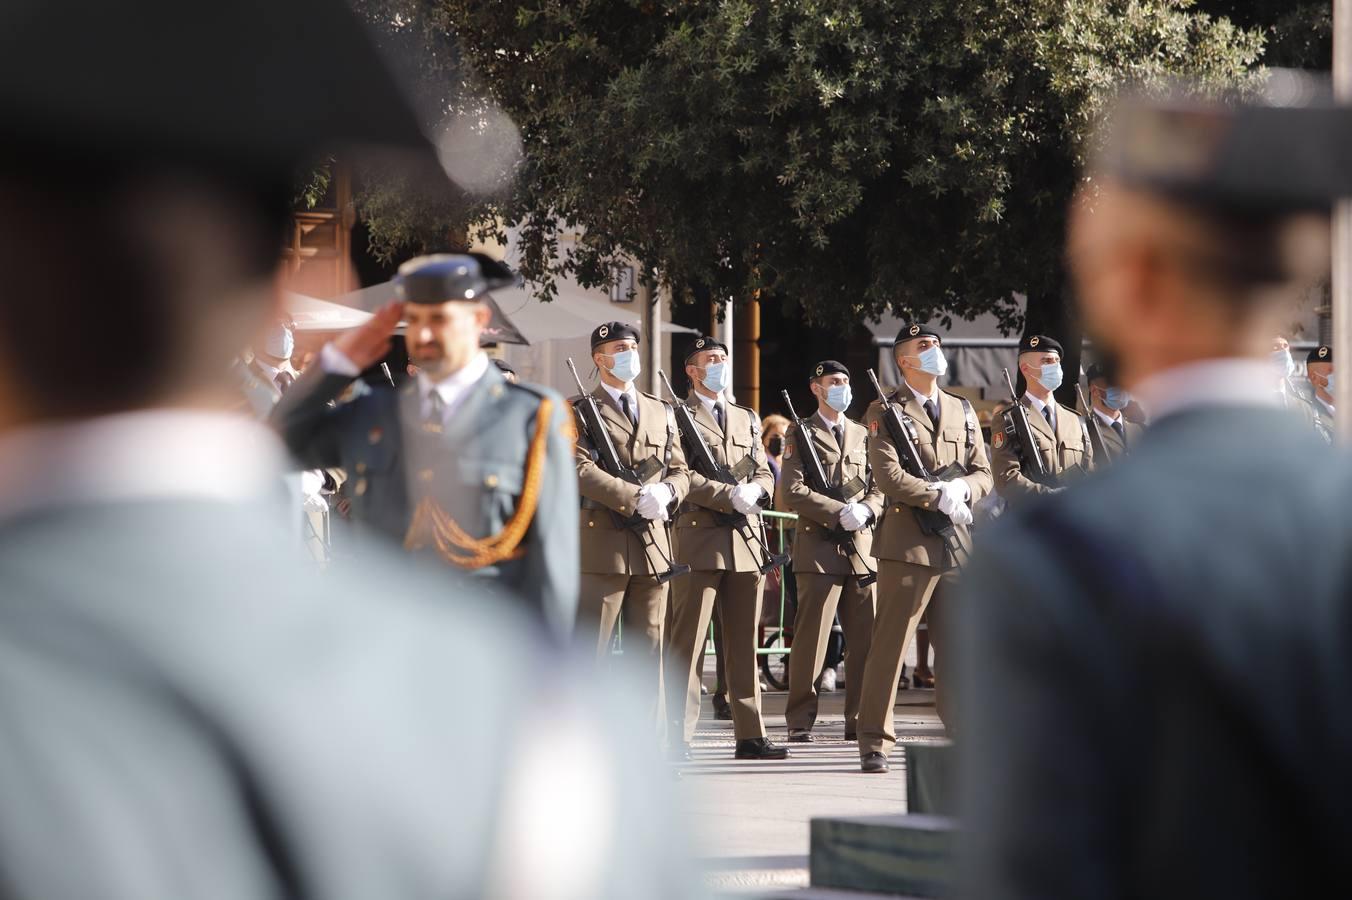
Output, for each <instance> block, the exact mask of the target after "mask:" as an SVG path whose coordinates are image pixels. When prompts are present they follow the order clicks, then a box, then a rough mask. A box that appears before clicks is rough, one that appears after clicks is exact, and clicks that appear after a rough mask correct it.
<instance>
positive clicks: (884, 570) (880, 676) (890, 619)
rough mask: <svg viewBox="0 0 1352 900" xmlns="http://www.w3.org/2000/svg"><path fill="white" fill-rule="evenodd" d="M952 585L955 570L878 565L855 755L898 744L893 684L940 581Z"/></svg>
mask: <svg viewBox="0 0 1352 900" xmlns="http://www.w3.org/2000/svg"><path fill="white" fill-rule="evenodd" d="M941 579H942V580H943V581H944V582H945V584H949V583H955V582H956V580H957V570H956V569H949V570H947V571H944V570H942V569H935V568H931V567H929V566H917V565H914V564H912V563H904V562H896V561H895V560H890V559H882V560H879V561H878V588H879V590H878V611H877V614H876V616H875V618H874V621H873V643H872V645H871V646H870V647H869V653H868V661H867V662H866V663H865V664H864V691H863V694H862V695H861V696H860V698H859V755H860V756H861V757H862V756H863V755H864V754H866V753H882V754H884V755H886V754H888V753H891V752H892V748H893V747H895V746H896V744H897V734H896V729H895V727H894V724H893V721H892V707H893V706H895V705H896V702H897V680H898V679H899V678H900V677H901V664H902V661H903V660H904V659H905V658H906V650H907V648H908V647H910V645H911V640H912V639H913V638H914V637H915V629H916V626H918V625H919V624H920V617H921V616H922V615H923V614H924V612H925V607H926V605H928V604H929V600H930V596H931V595H932V594H933V593H934V589H935V588H936V587H937V586H938V584H939V582H940V580H941Z"/></svg>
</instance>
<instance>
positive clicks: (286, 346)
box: [263, 325, 296, 359]
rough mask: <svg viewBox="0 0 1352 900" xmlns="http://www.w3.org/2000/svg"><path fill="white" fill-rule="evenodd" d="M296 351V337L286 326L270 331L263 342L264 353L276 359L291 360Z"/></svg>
mask: <svg viewBox="0 0 1352 900" xmlns="http://www.w3.org/2000/svg"><path fill="white" fill-rule="evenodd" d="M295 350H296V336H295V335H293V334H292V333H291V329H290V328H287V327H286V326H285V325H278V326H276V327H274V328H272V329H271V330H269V331H268V335H267V337H266V338H265V339H264V341H263V352H264V353H266V354H267V355H268V356H271V357H273V358H274V359H290V358H291V354H292V353H294V352H295Z"/></svg>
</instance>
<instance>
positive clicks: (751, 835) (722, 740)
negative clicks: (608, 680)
mask: <svg viewBox="0 0 1352 900" xmlns="http://www.w3.org/2000/svg"><path fill="white" fill-rule="evenodd" d="M763 698H764V704H763V705H764V711H765V724H766V728H767V729H768V731H769V732H770V737H771V739H772V740H774V741H776V742H782V741H783V740H784V737H785V732H784V701H785V698H786V695H785V694H783V693H766V694H764V695H763ZM844 705H845V694H844V692H843V691H836V692H833V693H830V694H825V695H824V696H823V698H822V707H821V714H820V715H819V717H818V721H817V727H816V732H817V736H818V738H819V740H820V742H819V743H814V744H807V745H802V744H793V745H790V753H791V756H790V758H789V759H787V760H785V761H783V762H749V761H740V760H734V759H733V758H732V751H733V736H732V723H731V722H717V721H715V720H714V718H713V712H712V709H711V708H710V706H709V702H708V698H705V702H704V709H703V713H702V715H701V717H700V724H699V729H698V731H697V733H696V735H695V742H694V745H693V748H694V755H695V760H694V761H693V762H691V763H687V764H685V765H684V766H683V767H682V770H683V777H682V780H681V782H680V788H679V790H680V791H681V792H682V793H683V794H684V795H685V796H684V799H685V801H686V806H687V808H688V813H687V814H688V815H689V816H690V829H691V832H692V833H693V834H694V836H695V841H696V847H697V851H698V852H699V854H700V856H701V858H702V862H703V863H704V865H705V867H706V871H707V873H708V875H707V878H708V883H709V885H710V886H711V887H712V888H714V889H715V890H716V891H718V892H720V893H728V894H734V895H736V894H741V895H750V896H756V895H757V894H764V893H766V892H767V891H768V892H774V891H776V890H777V889H780V888H794V887H804V886H806V885H807V881H808V869H807V853H808V820H809V819H811V818H813V817H816V816H837V815H849V816H856V815H871V814H878V813H897V812H905V810H906V772H905V770H904V768H903V764H902V760H901V756H900V754H897V755H895V756H894V757H893V759H892V771H891V772H890V773H888V774H887V775H864V774H863V773H861V772H860V771H859V751H858V749H857V747H856V745H854V744H847V743H845V740H844V727H845V726H844V716H843V711H844ZM896 718H897V728H898V736H899V737H901V738H902V739H903V740H913V741H926V740H939V739H940V738H941V737H942V736H943V726H942V725H941V724H940V723H939V720H938V718H937V717H936V716H935V713H934V692H933V691H906V692H903V693H902V694H901V695H900V696H899V697H898V700H897V707H896ZM823 896H826V895H823Z"/></svg>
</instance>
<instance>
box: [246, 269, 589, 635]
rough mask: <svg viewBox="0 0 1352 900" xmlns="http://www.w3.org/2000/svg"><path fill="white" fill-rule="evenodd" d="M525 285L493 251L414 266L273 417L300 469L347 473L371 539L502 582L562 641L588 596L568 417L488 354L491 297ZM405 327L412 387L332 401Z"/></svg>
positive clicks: (331, 346) (543, 391)
mask: <svg viewBox="0 0 1352 900" xmlns="http://www.w3.org/2000/svg"><path fill="white" fill-rule="evenodd" d="M514 278H515V276H514V275H513V274H512V272H511V270H510V269H508V268H507V267H506V266H504V265H502V264H501V263H499V262H498V261H496V260H494V259H492V258H490V257H487V256H483V255H482V254H464V255H461V254H434V255H432V256H425V257H418V258H416V259H412V260H409V261H408V262H406V263H404V264H403V265H402V266H400V267H399V274H398V276H397V277H396V279H395V285H396V293H397V296H398V297H399V299H398V300H397V301H396V302H394V303H391V304H388V305H386V306H385V307H382V308H381V309H380V310H379V311H377V312H376V313H375V315H373V316H372V317H371V319H370V320H369V321H368V322H367V323H366V324H364V325H362V326H361V327H359V328H354V329H352V330H350V331H347V332H344V333H343V334H342V335H340V336H338V337H337V338H335V339H334V340H333V341H331V342H330V343H328V344H326V345H325V346H324V349H323V350H322V351H321V352H320V363H319V365H318V366H315V367H313V368H311V369H310V370H309V371H307V372H306V373H305V375H304V376H303V377H302V378H301V379H300V380H299V381H297V382H296V384H295V385H294V386H293V387H292V389H291V390H290V391H288V392H287V394H286V396H285V397H283V398H282V401H281V402H280V403H279V404H278V405H277V408H276V409H275V410H274V411H273V414H272V421H273V423H274V425H275V427H276V428H277V429H278V431H279V432H280V433H281V435H282V439H283V440H284V441H285V442H286V444H287V447H288V448H289V449H290V451H291V453H292V455H293V456H294V457H295V458H296V460H297V461H298V462H299V463H300V465H302V466H305V467H315V466H321V467H329V466H339V467H342V468H343V469H345V470H346V471H347V472H348V473H349V477H350V478H351V480H352V484H353V488H352V507H351V516H352V520H353V521H354V522H355V523H357V524H359V525H361V526H363V527H365V528H366V537H367V538H368V539H369V540H372V541H382V540H383V541H388V542H397V543H398V544H400V545H402V546H403V547H404V549H406V550H408V551H409V552H412V553H420V554H424V555H427V556H429V557H434V558H436V559H437V560H439V561H440V562H441V563H442V564H443V565H445V566H446V567H448V568H451V569H459V570H463V571H467V572H471V573H473V574H474V575H475V577H477V578H484V579H488V580H491V581H494V582H497V583H500V584H501V585H502V587H503V589H504V593H506V594H509V595H511V596H515V597H519V598H520V599H521V600H522V601H523V603H524V604H525V605H526V607H527V608H529V609H531V610H533V611H534V612H535V614H536V615H538V616H539V618H540V620H541V621H542V623H543V624H544V625H545V627H546V628H548V629H549V630H550V631H552V632H553V633H554V634H556V635H558V636H560V637H564V636H567V635H569V634H571V633H572V629H573V624H574V620H575V618H576V615H577V589H578V568H577V567H578V531H577V529H578V516H577V508H578V494H577V470H576V469H575V467H574V463H573V440H572V416H571V414H570V413H569V411H568V408H567V404H565V403H564V401H563V399H562V398H561V397H559V396H558V395H557V394H555V393H554V392H553V391H551V390H549V389H548V388H544V387H539V386H536V385H529V384H525V383H515V384H511V383H508V382H506V381H505V380H504V379H503V376H502V373H501V372H500V371H499V370H498V368H497V367H496V366H494V365H491V364H490V363H489V361H488V355H487V354H486V353H484V352H483V350H482V349H481V347H480V338H481V336H482V334H483V329H484V328H485V327H486V326H487V325H488V323H489V321H490V317H491V311H490V309H489V307H488V306H487V305H486V304H485V303H484V302H483V300H482V298H483V296H484V294H485V292H486V291H489V290H492V289H493V288H495V287H501V286H503V285H506V284H511V283H513V281H514ZM401 320H406V321H407V328H406V332H405V338H404V341H405V344H406V345H407V346H408V348H409V356H410V358H411V359H412V360H413V362H415V363H416V364H417V366H418V374H417V376H415V377H414V378H411V379H409V380H408V382H407V383H406V384H404V385H403V387H400V388H394V387H392V386H388V385H381V384H379V383H377V385H376V386H375V387H373V388H372V389H371V390H370V391H369V392H367V393H365V394H362V395H361V396H358V397H356V398H355V399H353V400H352V401H351V402H348V403H343V404H337V403H335V402H334V401H335V400H337V398H338V397H339V395H341V394H342V393H343V392H344V391H346V390H347V388H348V386H349V385H351V384H352V383H353V381H354V380H355V379H357V378H358V377H359V376H360V375H361V374H362V373H363V372H365V371H366V370H367V369H370V368H372V367H374V366H376V365H377V364H379V363H380V362H381V361H382V360H383V359H384V358H385V356H386V354H387V353H388V352H389V351H390V347H391V336H392V335H393V333H394V330H395V328H396V327H397V326H398V324H399V322H400V321H401Z"/></svg>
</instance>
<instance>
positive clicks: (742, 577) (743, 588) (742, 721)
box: [667, 572, 765, 744]
mask: <svg viewBox="0 0 1352 900" xmlns="http://www.w3.org/2000/svg"><path fill="white" fill-rule="evenodd" d="M762 580H763V577H762V576H761V574H760V573H759V572H691V573H690V574H689V575H686V576H684V577H682V578H678V579H676V581H675V587H674V589H673V591H672V596H673V600H674V602H673V606H672V615H671V634H670V635H669V637H668V640H667V656H668V659H669V663H668V673H667V685H668V689H667V721H668V722H669V723H670V725H671V728H672V732H671V735H672V736H673V737H674V735H675V734H676V733H680V734H681V735H682V740H684V741H685V742H686V743H687V744H688V743H690V741H691V740H692V739H693V738H694V737H695V725H696V724H697V723H698V722H699V685H700V672H699V668H698V666H699V659H700V651H701V650H702V649H703V647H704V641H705V639H706V638H707V637H708V634H709V619H710V618H711V617H712V616H713V613H714V605H715V603H716V604H717V605H718V610H719V624H721V625H722V626H723V631H724V634H723V649H724V652H725V656H726V658H725V660H724V664H725V665H726V666H727V673H728V703H729V705H730V706H731V707H732V727H733V731H734V732H735V734H736V735H737V740H739V741H744V740H747V739H748V738H757V737H764V736H765V724H764V722H762V721H761V711H760V672H759V658H758V657H757V656H756V648H757V645H758V643H759V638H760V612H761V582H762ZM682 685H684V686H685V690H684V691H682V690H681V686H682ZM677 729H679V732H678V731H677Z"/></svg>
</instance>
